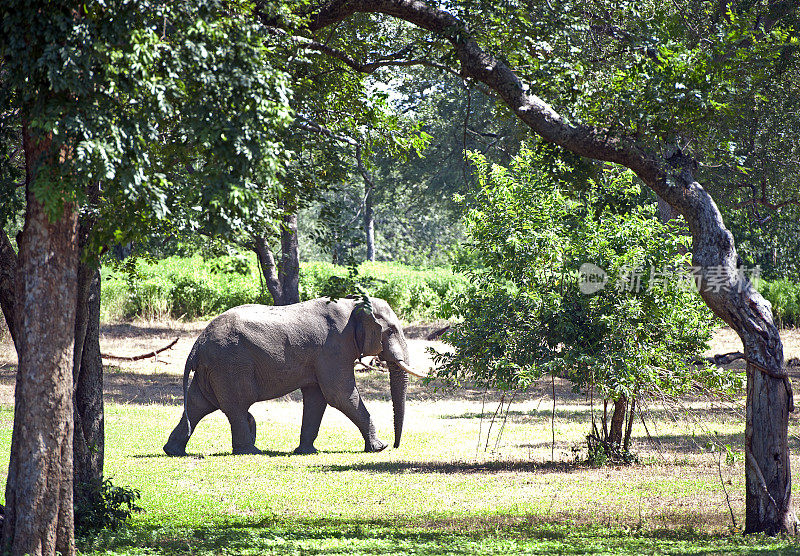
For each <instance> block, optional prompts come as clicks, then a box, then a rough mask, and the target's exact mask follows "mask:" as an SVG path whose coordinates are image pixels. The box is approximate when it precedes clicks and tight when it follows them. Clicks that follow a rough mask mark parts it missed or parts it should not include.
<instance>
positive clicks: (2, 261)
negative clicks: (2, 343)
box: [0, 228, 17, 346]
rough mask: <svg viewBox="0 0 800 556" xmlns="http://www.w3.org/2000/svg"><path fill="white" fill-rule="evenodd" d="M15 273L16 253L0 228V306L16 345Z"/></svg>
mask: <svg viewBox="0 0 800 556" xmlns="http://www.w3.org/2000/svg"><path fill="white" fill-rule="evenodd" d="M16 275H17V254H16V253H15V252H14V247H12V245H11V241H9V239H8V235H6V231H5V230H3V229H2V228H0V308H2V310H3V317H5V319H6V326H8V332H9V333H10V334H11V339H12V340H13V341H14V346H17V326H16V316H15V315H14V299H15V297H16V296H15V295H14V287H15V286H14V280H15V279H16Z"/></svg>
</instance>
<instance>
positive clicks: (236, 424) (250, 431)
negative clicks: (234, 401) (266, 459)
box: [225, 409, 264, 455]
mask: <svg viewBox="0 0 800 556" xmlns="http://www.w3.org/2000/svg"><path fill="white" fill-rule="evenodd" d="M225 416H226V417H227V418H228V422H229V423H230V424H231V441H232V444H233V453H234V455H239V454H263V453H264V452H262V451H261V450H259V449H258V448H256V444H255V440H256V421H255V419H254V418H253V416H252V415H251V414H250V412H249V411H247V410H246V409H245V410H241V409H234V410H231V411H226V412H225Z"/></svg>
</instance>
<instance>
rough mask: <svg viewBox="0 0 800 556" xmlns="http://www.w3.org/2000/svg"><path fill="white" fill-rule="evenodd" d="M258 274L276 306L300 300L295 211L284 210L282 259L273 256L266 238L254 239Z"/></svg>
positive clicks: (298, 254) (298, 245) (253, 245)
mask: <svg viewBox="0 0 800 556" xmlns="http://www.w3.org/2000/svg"><path fill="white" fill-rule="evenodd" d="M252 247H253V250H254V251H255V252H256V257H257V258H258V264H259V266H260V267H261V273H262V274H263V275H264V281H265V282H266V283H267V289H268V290H269V293H270V295H272V301H273V303H274V304H275V305H291V304H292V303H300V244H299V242H298V238H297V212H289V213H286V214H285V215H284V217H283V223H282V226H281V261H280V264H276V262H275V256H274V255H273V254H272V249H270V247H269V243H268V241H267V238H266V237H263V236H256V237H254V238H253V244H252Z"/></svg>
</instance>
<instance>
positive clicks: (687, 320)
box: [436, 151, 740, 455]
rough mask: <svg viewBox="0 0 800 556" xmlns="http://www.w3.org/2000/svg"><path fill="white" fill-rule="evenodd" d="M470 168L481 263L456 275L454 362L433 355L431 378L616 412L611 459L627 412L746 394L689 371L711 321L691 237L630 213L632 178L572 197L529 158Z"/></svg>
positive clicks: (478, 160)
mask: <svg viewBox="0 0 800 556" xmlns="http://www.w3.org/2000/svg"><path fill="white" fill-rule="evenodd" d="M473 162H475V165H476V174H477V176H478V182H479V184H480V190H479V191H478V192H477V193H476V194H475V195H474V197H473V200H472V202H471V206H470V207H469V209H470V210H469V211H468V213H467V215H466V218H465V220H466V222H465V223H466V229H467V234H468V237H469V239H470V242H471V245H472V246H473V248H474V250H475V254H476V257H475V258H474V259H473V260H476V261H478V262H479V264H478V265H477V266H475V267H472V268H467V269H464V271H465V272H467V273H468V274H469V275H470V277H471V278H472V284H471V286H470V291H469V292H468V293H467V294H466V295H463V296H462V297H461V298H460V299H459V301H458V303H457V305H458V309H459V310H460V314H461V315H462V316H463V317H464V319H463V322H461V323H459V324H458V325H456V326H454V327H453V328H452V329H451V330H450V332H449V333H448V334H447V336H446V340H447V341H448V342H449V343H450V344H451V345H452V346H453V350H452V351H450V352H448V353H445V354H440V355H438V356H437V359H438V361H439V362H440V363H441V366H440V367H439V368H438V369H437V372H436V376H437V377H438V378H441V379H444V380H445V381H447V382H450V383H453V384H461V383H463V382H467V381H469V382H473V383H477V384H478V385H479V386H487V387H496V388H500V389H504V390H509V389H526V388H528V387H529V386H530V385H531V384H532V382H533V381H534V380H536V379H538V378H540V377H542V376H544V375H545V374H551V375H554V376H558V377H563V378H566V379H567V380H569V381H571V382H572V384H573V388H574V389H575V390H582V391H584V392H587V393H588V392H592V393H593V396H594V397H596V398H598V399H603V400H609V401H610V400H613V401H614V402H615V417H622V420H620V419H618V418H612V429H611V431H610V433H607V428H606V426H605V424H604V426H603V429H602V430H603V432H604V435H603V436H602V439H603V441H604V442H605V441H608V440H609V438H610V439H611V441H612V444H615V445H617V446H619V445H620V443H621V442H622V436H623V429H622V423H623V422H624V416H625V413H623V412H625V411H626V409H625V408H626V405H627V404H628V402H630V403H631V404H633V403H634V400H637V399H639V398H641V397H648V396H658V395H660V394H667V395H676V394H680V393H683V392H686V391H687V390H689V389H690V388H694V387H704V388H709V389H720V390H722V389H725V390H732V389H734V388H736V387H737V386H739V385H740V381H739V380H738V379H737V377H736V375H735V373H733V372H725V371H723V370H718V369H716V368H711V367H707V368H698V367H697V366H695V365H694V364H692V363H691V360H692V358H693V357H695V356H699V355H700V354H701V353H702V351H703V350H704V349H705V348H706V346H707V342H708V340H709V338H710V335H711V327H712V326H713V324H714V319H713V315H712V314H711V312H710V311H709V309H708V308H707V307H706V306H705V305H704V304H703V302H702V300H701V298H700V296H699V295H698V293H697V292H696V290H694V289H693V288H691V287H690V286H688V282H689V280H688V278H689V276H688V273H686V270H685V269H686V267H687V264H688V262H689V260H690V254H689V253H687V252H686V251H685V247H686V245H688V243H689V238H687V237H681V236H680V234H679V233H678V232H679V230H675V229H670V228H668V227H667V226H665V225H663V224H661V223H660V222H659V221H658V219H657V218H656V206H655V205H648V206H643V207H642V206H637V205H636V202H635V201H636V200H637V199H638V197H639V194H640V191H639V187H638V185H637V184H636V182H635V181H634V176H633V174H632V173H630V172H621V171H617V170H609V171H605V172H603V175H600V176H598V179H597V181H594V180H592V181H591V183H590V184H589V185H590V186H591V187H590V188H588V189H586V190H584V191H582V192H580V193H572V194H571V193H570V187H571V186H572V184H571V183H570V182H568V181H560V180H558V178H557V176H558V172H557V171H553V169H551V168H548V167H547V165H546V161H543V160H541V159H540V158H539V157H537V156H536V155H535V153H532V152H529V151H528V152H523V154H521V155H520V156H519V157H517V158H516V159H515V160H514V162H513V164H512V166H511V168H509V169H506V168H502V167H499V166H491V167H490V166H489V165H488V163H487V162H486V160H485V159H484V158H482V157H480V156H477V155H475V156H473ZM556 170H557V169H556ZM589 276H591V277H592V280H589V278H588V277H589ZM648 276H649V278H648ZM594 278H597V279H594ZM587 286H588V287H587ZM594 286H597V287H594ZM617 411H620V413H619V414H617ZM632 418H633V415H632V414H631V415H630V417H629V421H630V420H632ZM627 430H628V431H629V430H630V429H629V428H628V429H627ZM606 434H608V437H606ZM627 434H629V433H626V436H627ZM624 447H625V448H627V441H626V442H625V444H624ZM594 448H596V446H595V447H594ZM593 453H595V455H596V453H597V450H596V449H594V452H593Z"/></svg>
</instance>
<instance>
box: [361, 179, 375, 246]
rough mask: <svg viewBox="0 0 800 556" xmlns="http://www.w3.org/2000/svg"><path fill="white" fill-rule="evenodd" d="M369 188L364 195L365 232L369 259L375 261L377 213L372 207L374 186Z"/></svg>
mask: <svg viewBox="0 0 800 556" xmlns="http://www.w3.org/2000/svg"><path fill="white" fill-rule="evenodd" d="M364 186H365V187H366V188H367V191H366V194H365V195H364V232H365V233H366V236H367V260H368V261H370V262H375V215H374V211H373V208H372V188H371V187H369V186H368V185H367V184H364Z"/></svg>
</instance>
